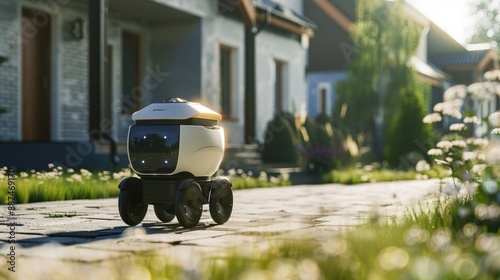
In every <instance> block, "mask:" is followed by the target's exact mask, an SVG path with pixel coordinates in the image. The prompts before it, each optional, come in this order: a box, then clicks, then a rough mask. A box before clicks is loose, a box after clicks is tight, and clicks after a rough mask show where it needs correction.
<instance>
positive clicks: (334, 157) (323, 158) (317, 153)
mask: <svg viewBox="0 0 500 280" xmlns="http://www.w3.org/2000/svg"><path fill="white" fill-rule="evenodd" d="M300 154H301V155H302V158H303V160H304V162H305V163H306V168H307V170H308V171H310V172H312V173H326V172H328V171H331V170H333V169H335V168H337V167H340V166H344V165H346V163H347V159H346V155H345V152H344V151H343V150H342V147H340V146H339V145H334V144H331V145H329V146H321V145H320V144H318V143H315V144H314V145H311V146H307V147H303V148H301V149H300Z"/></svg>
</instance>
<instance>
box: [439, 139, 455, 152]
mask: <svg viewBox="0 0 500 280" xmlns="http://www.w3.org/2000/svg"><path fill="white" fill-rule="evenodd" d="M436 147H438V148H439V149H441V150H444V151H448V150H449V149H450V148H451V147H453V144H452V143H451V142H450V141H439V142H438V143H437V144H436Z"/></svg>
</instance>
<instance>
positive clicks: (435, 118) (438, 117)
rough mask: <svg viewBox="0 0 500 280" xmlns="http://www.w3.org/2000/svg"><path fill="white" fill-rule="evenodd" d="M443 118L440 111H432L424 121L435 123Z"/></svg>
mask: <svg viewBox="0 0 500 280" xmlns="http://www.w3.org/2000/svg"><path fill="white" fill-rule="evenodd" d="M441 120H443V118H442V117H441V114H439V113H432V114H429V115H427V116H425V117H424V119H423V122H424V123H435V122H440V121H441Z"/></svg>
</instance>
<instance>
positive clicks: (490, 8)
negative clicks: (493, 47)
mask: <svg viewBox="0 0 500 280" xmlns="http://www.w3.org/2000/svg"><path fill="white" fill-rule="evenodd" d="M471 8H472V12H473V14H474V15H475V17H476V19H477V20H476V26H475V31H474V34H473V35H472V37H471V38H470V40H469V43H487V42H496V44H497V45H498V44H499V43H500V0H472V1H471Z"/></svg>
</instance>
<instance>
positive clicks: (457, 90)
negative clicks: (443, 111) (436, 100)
mask: <svg viewBox="0 0 500 280" xmlns="http://www.w3.org/2000/svg"><path fill="white" fill-rule="evenodd" d="M465 95H467V86H466V85H455V86H452V87H450V88H448V89H447V90H446V91H445V92H444V97H443V98H444V100H445V101H450V100H453V99H462V98H464V97H465Z"/></svg>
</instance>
